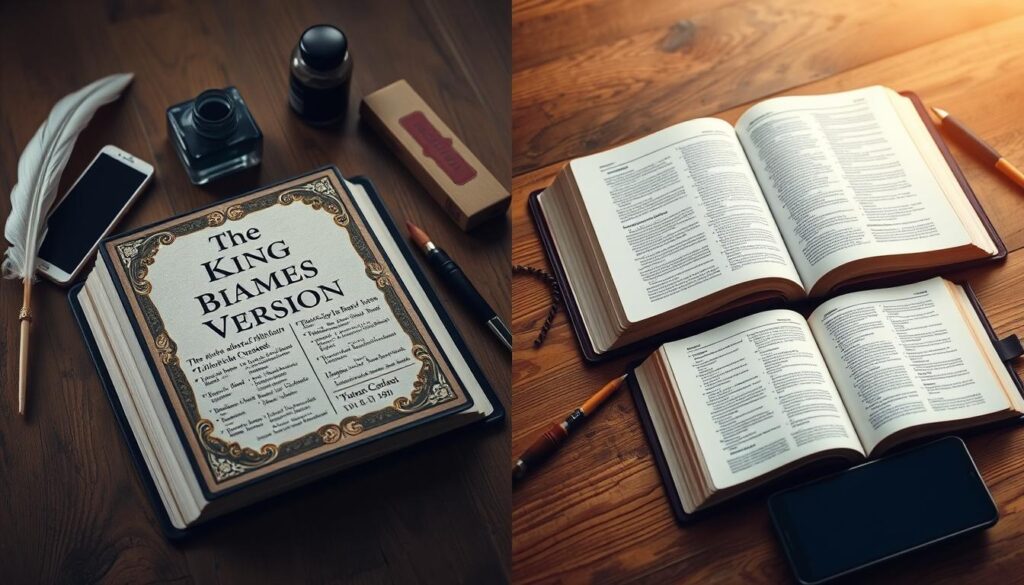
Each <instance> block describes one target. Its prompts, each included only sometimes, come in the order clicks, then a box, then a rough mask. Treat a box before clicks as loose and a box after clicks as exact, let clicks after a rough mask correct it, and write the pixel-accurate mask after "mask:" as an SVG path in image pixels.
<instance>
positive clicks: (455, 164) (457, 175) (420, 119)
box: [398, 110, 476, 185]
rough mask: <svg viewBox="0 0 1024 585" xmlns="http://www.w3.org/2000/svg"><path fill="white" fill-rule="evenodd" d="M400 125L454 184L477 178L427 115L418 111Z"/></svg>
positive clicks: (449, 139)
mask: <svg viewBox="0 0 1024 585" xmlns="http://www.w3.org/2000/svg"><path fill="white" fill-rule="evenodd" d="M398 123H399V124H401V125H402V128H405V131H406V132H408V133H409V134H410V135H411V136H412V137H413V139H414V140H415V141H416V143H417V144H419V145H420V148H422V149H423V154H424V156H426V157H427V158H430V159H433V160H434V162H436V163H437V166H439V167H441V170H442V171H444V174H446V175H448V178H449V179H451V180H452V182H453V183H455V184H456V185H465V184H466V183H468V182H469V181H470V179H472V178H473V177H475V176H476V169H474V168H473V167H472V165H470V164H469V163H468V162H466V159H464V158H462V155H461V154H459V153H458V151H456V150H455V147H454V146H452V139H451V138H445V137H444V136H442V135H441V133H440V132H438V130H437V128H435V127H434V125H433V124H432V123H431V122H430V120H429V119H428V118H427V116H426V114H424V113H423V112H421V111H420V110H416V111H414V112H412V113H411V114H406V115H404V116H402V117H401V118H399V119H398Z"/></svg>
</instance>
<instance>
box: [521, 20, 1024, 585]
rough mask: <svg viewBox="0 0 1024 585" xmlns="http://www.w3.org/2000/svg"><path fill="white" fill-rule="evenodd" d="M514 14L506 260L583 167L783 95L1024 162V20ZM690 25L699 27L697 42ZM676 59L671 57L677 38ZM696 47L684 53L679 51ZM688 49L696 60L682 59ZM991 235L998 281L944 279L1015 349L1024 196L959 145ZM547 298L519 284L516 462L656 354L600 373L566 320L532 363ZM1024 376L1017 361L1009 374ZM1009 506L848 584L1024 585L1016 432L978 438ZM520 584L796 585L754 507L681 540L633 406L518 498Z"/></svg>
mask: <svg viewBox="0 0 1024 585" xmlns="http://www.w3.org/2000/svg"><path fill="white" fill-rule="evenodd" d="M631 6H633V5H631V3H629V2H627V1H625V0H623V1H616V0H561V1H558V2H527V1H524V2H515V3H514V5H513V30H514V35H513V55H514V56H515V59H516V60H515V62H514V72H513V106H512V109H513V148H514V151H515V160H514V161H513V168H514V172H515V173H516V176H515V177H514V178H513V204H512V238H513V251H512V255H513V261H514V262H515V263H522V264H528V265H532V266H537V267H547V263H546V260H545V258H544V254H543V251H542V250H541V248H540V244H539V242H538V240H537V236H536V232H535V230H534V227H533V224H532V222H531V220H530V218H529V217H528V215H527V209H526V199H527V196H528V195H529V193H530V192H531V191H533V190H535V189H541V188H544V187H546V186H547V185H548V184H549V182H550V181H551V179H552V177H553V176H554V174H555V173H556V172H557V170H558V169H559V168H560V167H561V165H563V164H564V163H565V161H566V160H567V159H568V158H570V157H573V156H578V155H581V154H587V153H591V152H595V151H597V150H601V149H604V148H607V147H610V146H613V145H615V144H617V143H621V142H623V141H626V140H629V139H632V138H636V137H639V136H642V135H644V134H646V133H648V132H651V131H653V130H657V129H660V128H662V127H665V126H668V125H670V124H672V123H675V122H679V121H682V120H686V119H690V118H694V117H699V116H702V115H719V116H721V117H723V118H725V119H726V120H730V121H733V120H735V119H736V118H737V117H738V116H739V115H740V114H741V113H742V112H743V111H744V110H745V109H746V108H747V107H749V106H750V105H751V104H752V103H754V102H756V101H759V100H761V99H764V98H766V97H769V96H772V95H780V94H783V93H787V94H813V93H823V92H830V91H839V90H843V89H852V88H857V87H862V86H866V85H872V84H882V85H887V86H890V87H893V88H895V89H899V90H913V91H916V92H918V93H919V94H920V95H921V97H922V99H923V100H924V101H925V103H926V104H928V105H935V106H939V107H942V108H944V109H947V110H949V111H950V112H952V113H954V114H955V115H957V116H958V117H959V118H960V119H961V120H963V121H964V122H965V123H966V124H968V125H969V126H970V127H971V128H972V129H973V130H975V131H977V132H978V134H980V135H981V136H984V137H985V138H986V139H987V140H989V141H990V142H991V143H992V144H993V145H994V146H995V147H996V148H997V149H998V150H1000V151H1001V152H1002V153H1003V154H1004V155H1005V156H1006V157H1007V158H1009V159H1010V160H1011V161H1014V162H1016V163H1017V164H1022V163H1024V118H1022V117H1021V115H1020V108H1019V107H1018V105H1019V104H1020V103H1022V98H1024V81H1022V78H1021V76H1020V73H1021V72H1024V45H1021V43H1020V42H1019V39H1020V36H1021V33H1022V32H1024V16H1017V15H1018V14H1020V13H1021V11H1022V10H1024V5H1021V4H1019V3H1013V2H943V3H935V2H923V1H916V0H911V1H900V2H887V3H884V4H883V3H870V2H869V3H856V4H852V3H838V2H804V1H801V0H789V1H786V0H770V1H767V2H743V1H741V2H722V1H715V0H706V1H700V2H689V3H680V2H672V1H667V0H666V1H661V0H651V1H649V2H645V3H644V8H643V9H642V10H640V9H636V8H635V7H631ZM680 21H689V22H691V23H695V28H693V29H692V30H690V32H689V33H687V32H686V30H684V29H685V28H686V27H679V26H677V25H678V23H679V22H680ZM671 35H674V36H675V38H674V39H669V40H671V41H672V42H674V43H676V44H678V43H680V41H679V39H680V38H681V39H682V41H681V43H682V45H681V47H679V48H677V49H675V50H674V51H673V52H672V53H666V52H665V50H664V48H663V47H664V45H663V41H664V40H665V38H666V37H668V36H671ZM687 38H689V39H690V40H689V41H687V40H686V39H687ZM687 43H689V44H687ZM952 148H953V151H954V154H955V155H956V157H957V160H958V161H959V163H960V164H961V166H962V167H963V169H964V171H965V173H966V175H967V177H968V179H969V181H970V182H971V185H972V186H973V188H974V189H975V191H976V192H977V194H978V197H979V199H980V200H981V202H982V204H983V205H984V207H985V209H986V210H987V212H988V213H989V215H990V216H991V218H992V220H993V222H994V223H995V225H996V227H997V229H998V230H999V233H1000V234H1001V235H1002V237H1003V238H1004V240H1005V241H1006V244H1007V246H1008V247H1009V248H1010V249H1011V250H1013V252H1011V254H1010V257H1009V259H1008V260H1007V261H1006V262H1005V263H1004V264H1002V265H998V266H994V267H986V268H984V269H978V270H974V271H971V272H969V273H965V274H962V275H953V276H956V277H959V278H965V279H967V280H968V281H969V282H971V283H972V285H973V286H974V287H975V290H976V292H977V293H978V295H979V297H980V300H981V303H982V305H983V306H984V307H985V310H986V312H987V313H988V315H989V318H990V319H991V320H992V323H993V325H994V327H995V328H996V330H997V333H999V334H1004V335H1005V334H1009V333H1012V332H1017V333H1020V334H1024V302H1022V296H1021V295H1022V293H1021V291H1022V290H1024V193H1022V192H1021V190H1020V189H1019V188H1017V187H1016V186H1015V185H1013V184H1012V183H1011V182H1010V181H1008V180H1006V179H1005V178H1004V177H1002V175H999V174H998V173H995V172H994V171H992V170H991V169H988V168H985V167H984V166H983V165H981V164H979V163H978V162H977V161H975V160H973V159H971V158H970V157H969V156H968V155H967V154H966V153H965V152H964V151H963V150H961V149H959V148H957V147H956V146H955V145H954V146H953V147H952ZM547 303H548V296H547V292H546V291H545V290H544V288H543V286H542V285H540V284H537V283H535V282H532V281H530V280H528V279H525V278H523V279H519V278H516V279H515V280H514V285H513V295H512V307H513V330H514V332H515V334H516V343H515V348H516V351H515V353H514V363H513V374H512V378H513V431H512V435H513V437H512V451H513V452H514V453H518V452H520V451H521V450H523V449H524V448H525V447H526V446H527V445H528V444H529V443H530V441H531V440H532V438H533V437H534V435H535V434H536V433H537V432H539V431H540V430H542V429H543V428H544V426H545V425H546V424H547V423H549V422H550V421H551V420H552V419H553V418H556V417H558V416H564V415H565V414H567V413H568V412H569V411H570V410H572V409H573V408H575V407H576V406H578V405H579V404H580V403H581V402H582V401H583V400H585V399H586V398H587V397H588V396H589V395H590V394H591V393H593V392H594V391H596V390H597V389H598V388H599V387H600V386H601V385H602V384H603V383H604V382H606V381H607V380H609V379H610V378H612V377H614V376H616V375H619V374H621V373H622V372H623V371H624V369H625V368H626V367H627V365H628V364H630V363H632V362H635V361H637V360H639V359H642V358H643V357H645V356H646V353H647V352H638V353H637V354H635V355H632V356H628V357H623V358H621V359H617V360H614V361H612V362H609V363H604V364H600V365H597V366H591V365H588V364H586V363H584V362H583V360H582V358H581V357H580V354H579V352H578V349H577V344H576V340H575V338H574V337H573V334H572V332H571V330H570V328H569V325H568V323H567V321H566V318H565V316H564V315H560V316H559V317H558V318H557V319H556V321H555V326H554V327H553V328H552V330H551V334H550V336H549V338H548V341H547V342H546V343H545V344H544V346H543V347H542V348H540V349H538V350H535V349H533V348H532V347H531V345H530V342H531V341H532V339H533V336H534V334H535V332H536V331H537V329H538V328H539V326H540V324H541V323H542V321H543V318H544V315H545V313H546V310H547ZM1018 371H1020V372H1021V373H1024V364H1018ZM968 446H969V447H970V450H971V453H972V454H973V455H974V456H975V458H976V460H977V462H978V465H979V467H980V469H981V472H982V475H983V476H984V478H985V480H986V482H987V483H988V485H989V487H990V488H991V490H992V493H993V496H994V497H995V499H996V502H997V503H998V505H999V508H1000V512H1001V516H1002V517H1001V519H1000V521H999V523H998V524H997V525H996V526H995V527H994V528H992V529H990V530H988V531H987V532H985V533H984V534H981V535H979V536H976V537H973V538H971V539H968V540H964V541H959V542H955V543H952V544H950V545H947V546H943V547H941V548H938V549H935V550H932V551H927V552H925V553H923V554H919V555H917V556H914V557H912V558H909V559H906V560H903V561H900V562H898V563H894V564H892V565H891V566H883V567H880V568H878V569H876V570H874V571H872V572H870V573H868V574H866V575H864V576H862V577H861V578H860V579H854V582H858V581H859V580H866V581H870V582H887V583H888V582H892V583H897V582H921V583H960V582H966V581H970V582H976V583H989V582H1018V581H1021V580H1022V579H1024V577H1022V576H1021V575H1022V573H1021V571H1020V567H1021V566H1024V552H1022V551H1024V517H1022V515H1021V514H1018V512H1019V511H1021V510H1024V459H1022V458H1021V457H1020V455H1019V454H1020V453H1021V452H1022V449H1024V428H1019V427H1018V428H1010V429H1003V430H997V431H992V432H988V433H984V434H981V435H978V436H975V437H972V438H970V439H969V440H968ZM512 499H513V504H512V505H513V520H512V527H513V528H512V532H513V537H512V542H513V544H512V548H513V551H512V559H513V560H512V567H513V568H512V574H513V580H514V581H515V582H517V583H553V582H558V583H587V582H594V583H624V582H644V583H672V582H694V583H738V582H741V583H776V582H788V581H790V580H791V576H790V574H789V571H788V568H787V566H786V563H785V560H784V558H783V557H782V551H781V549H780V548H779V546H778V545H777V544H776V540H775V537H774V535H773V533H772V530H771V527H770V522H769V518H768V514H767V510H766V507H765V505H764V501H763V498H760V499H759V498H755V499H753V500H749V501H746V502H740V503H736V504H729V505H723V506H722V507H720V508H719V510H718V511H717V512H716V513H715V514H714V515H712V516H709V517H708V518H706V519H705V520H703V521H700V522H698V523H696V524H693V525H691V526H687V527H685V528H684V527H680V526H679V525H678V524H676V522H675V520H674V518H673V516H672V513H671V510H670V509H669V506H668V502H667V500H666V497H665V494H664V492H663V490H662V487H661V483H660V480H659V477H658V474H657V471H656V469H655V467H654V463H653V461H652V459H651V454H650V450H649V447H648V445H647V442H646V440H645V439H644V437H643V436H642V432H641V430H640V428H639V427H638V419H637V415H636V411H635V409H634V406H633V402H632V399H631V398H630V396H628V394H627V393H622V394H620V395H618V396H616V397H614V398H613V399H611V400H610V401H609V402H608V403H607V404H606V405H605V406H604V408H603V409H602V410H601V412H599V413H598V414H597V415H596V416H595V417H594V418H593V420H591V421H590V422H589V423H588V424H587V425H586V426H584V427H583V429H582V430H581V431H580V432H578V433H577V434H576V435H574V436H573V437H572V438H570V440H569V441H568V443H567V444H566V445H565V446H564V447H563V448H562V450H561V452H559V453H558V454H557V455H556V456H555V457H554V458H553V460H551V461H549V462H548V463H547V465H546V466H545V467H544V468H543V469H542V470H540V471H538V472H537V473H536V475H534V476H531V477H529V478H528V479H527V480H526V481H524V482H523V483H522V484H521V485H520V486H518V487H517V488H516V489H515V490H514V492H513V498H512Z"/></svg>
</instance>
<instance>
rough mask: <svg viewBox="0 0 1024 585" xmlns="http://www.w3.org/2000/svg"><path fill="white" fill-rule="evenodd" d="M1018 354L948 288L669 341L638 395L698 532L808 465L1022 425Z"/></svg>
mask: <svg viewBox="0 0 1024 585" xmlns="http://www.w3.org/2000/svg"><path fill="white" fill-rule="evenodd" d="M1013 342H1017V343H1016V345H1014V343H1013ZM1018 355H1020V345H1019V342H1018V341H1017V339H1016V338H1015V337H1012V338H1009V339H1008V340H1006V342H1004V343H1003V344H1001V343H1000V342H997V341H996V340H995V339H994V337H993V336H992V333H991V329H990V328H989V326H988V324H987V322H986V321H984V317H983V315H982V314H981V313H980V309H979V308H978V306H977V304H976V302H975V301H974V300H973V297H972V296H971V294H970V292H969V289H965V288H964V287H962V286H960V285H956V284H953V283H951V282H949V281H947V280H944V279H942V278H934V279H931V280H927V281H924V282H921V283H917V284H911V285H905V286H899V287H894V288H888V289H879V290H870V291H862V292H855V293H849V294H846V295H842V296H839V297H836V298H834V299H832V300H829V301H827V302H825V303H823V304H822V305H820V306H819V307H818V308H817V309H815V310H814V312H812V313H811V315H810V317H809V318H806V319H805V318H804V317H803V316H802V315H801V314H800V313H795V312H793V311H788V310H772V311H765V312H762V313H757V314H754V315H751V316H749V317H745V318H743V319H739V320H737V321H733V322H731V323H728V324H726V325H722V326H720V327H718V328H716V329H712V330H710V331H707V332H705V333H701V334H699V335H694V336H692V337H688V338H685V339H681V340H678V341H673V342H671V343H667V344H665V345H663V346H661V347H660V348H659V349H658V350H657V351H655V352H654V354H653V355H651V356H650V357H649V358H648V359H647V360H646V361H644V362H643V363H642V364H641V365H639V366H638V367H637V368H636V369H635V370H634V371H633V374H632V376H631V380H630V385H631V386H632V388H633V393H634V398H635V399H636V402H637V406H638V408H639V410H640V413H641V420H642V421H643V423H644V426H645V430H646V431H647V435H648V439H649V440H650V442H651V445H652V451H654V453H655V459H656V460H657V461H658V464H659V467H660V469H661V472H662V479H663V480H664V482H665V489H666V491H667V492H668V495H669V499H670V500H671V501H672V502H673V504H674V506H673V507H674V508H675V510H676V513H677V515H678V516H679V518H680V520H683V521H685V520H687V519H688V518H689V516H690V515H691V514H694V513H696V512H699V511H702V510H704V509H706V508H708V507H711V506H714V505H716V504H719V503H721V502H723V501H725V500H728V499H730V498H733V497H735V496H737V495H739V494H740V493H743V492H745V491H747V490H750V489H752V488H754V487H757V486H760V485H762V484H764V483H766V482H768V481H769V480H772V479H775V478H777V477H779V476H781V475H783V474H786V473H787V472H791V471H794V470H795V469H796V468H798V467H803V466H807V465H809V464H811V463H815V462H824V461H825V460H828V459H839V460H845V461H846V462H850V463H855V462H858V461H861V460H863V459H865V458H870V457H875V456H877V455H880V454H882V453H885V452H886V451H888V450H890V449H892V448H893V447H895V446H897V445H900V444H903V443H906V442H907V441H911V440H914V439H918V438H921V437H924V436H927V435H935V434H940V433H948V432H953V431H957V430H961V429H965V428H968V427H974V426H978V425H983V424H986V423H992V422H995V421H1000V420H1006V419H1011V418H1018V417H1020V416H1021V415H1022V413H1024V399H1022V397H1021V385H1020V380H1019V378H1018V377H1017V375H1016V373H1015V372H1014V371H1013V369H1012V368H1011V367H1009V366H1008V365H1007V364H1006V361H1008V360H1009V359H1012V358H1013V357H1016V356H1018Z"/></svg>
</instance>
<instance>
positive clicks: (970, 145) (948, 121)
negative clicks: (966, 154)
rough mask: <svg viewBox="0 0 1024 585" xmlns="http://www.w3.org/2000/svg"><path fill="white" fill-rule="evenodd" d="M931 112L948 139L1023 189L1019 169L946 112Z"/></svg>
mask: <svg viewBox="0 0 1024 585" xmlns="http://www.w3.org/2000/svg"><path fill="white" fill-rule="evenodd" d="M932 111H933V112H935V115H936V116H938V117H939V121H940V123H941V124H942V130H943V131H944V132H945V133H946V134H948V135H949V137H950V138H952V139H953V140H956V141H957V142H958V143H959V144H960V145H961V146H963V147H964V148H966V149H967V150H968V151H970V152H971V153H972V154H973V155H974V156H977V157H978V158H980V159H981V160H983V161H984V162H985V164H988V165H991V166H993V167H995V168H996V170H997V171H999V172H1000V173H1002V174H1004V175H1006V176H1007V178H1009V179H1010V180H1011V181H1013V182H1014V183H1017V185H1019V186H1020V187H1024V173H1021V171H1020V169H1018V168H1017V167H1015V166H1013V164H1012V163H1010V161H1008V160H1006V157H1004V156H1003V155H1001V154H999V151H997V150H996V149H994V148H992V146H991V145H990V144H989V143H987V142H985V141H984V140H982V139H981V137H980V136H978V135H977V134H975V133H974V132H972V131H971V130H970V129H969V128H968V127H967V126H964V125H963V123H962V122H960V121H959V120H957V119H956V118H954V117H953V116H950V115H949V112H947V111H946V110H942V109H939V108H932Z"/></svg>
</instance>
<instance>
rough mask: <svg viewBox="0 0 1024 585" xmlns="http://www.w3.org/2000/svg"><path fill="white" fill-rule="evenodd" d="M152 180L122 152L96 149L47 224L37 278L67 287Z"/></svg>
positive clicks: (137, 161)
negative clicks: (40, 277)
mask: <svg viewBox="0 0 1024 585" xmlns="http://www.w3.org/2000/svg"><path fill="white" fill-rule="evenodd" d="M152 177H153V167H152V165H150V164H149V163H147V162H146V161H144V160H142V159H139V158H136V157H134V156H132V155H130V154H128V153H127V152H125V151H123V150H121V149H120V148H118V147H116V146H113V145H109V144H108V145H107V146H104V147H103V148H102V149H100V151H99V153H97V154H96V157H95V158H93V159H92V162H91V163H89V166H88V167H86V169H85V171H84V172H83V173H82V174H81V176H79V177H78V179H77V180H76V181H75V183H74V184H73V185H71V189H69V190H68V192H67V195H65V196H64V197H63V198H62V199H61V200H60V201H59V202H57V205H56V207H55V208H54V209H53V211H52V212H51V213H50V217H49V218H47V220H46V224H47V231H46V236H45V237H44V238H43V243H42V245H41V246H40V248H39V258H38V269H39V272H40V274H42V275H43V276H45V277H46V278H48V279H50V280H52V281H53V282H56V283H57V284H67V283H69V282H71V281H72V280H74V279H75V277H76V276H78V273H79V272H80V271H81V270H82V268H83V267H84V266H85V265H86V263H87V262H88V261H89V258H90V257H91V256H92V253H93V252H95V251H96V246H98V245H99V242H100V240H102V239H103V238H105V237H106V236H107V235H109V234H110V230H111V229H113V227H114V226H115V225H117V222H118V221H120V220H121V217H122V216H123V215H124V214H125V213H126V212H127V211H128V208H129V207H131V204H132V203H133V202H134V201H135V199H136V198H137V197H138V195H139V193H141V192H142V190H143V189H145V188H146V185H148V184H149V180H150V179H151V178H152Z"/></svg>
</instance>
